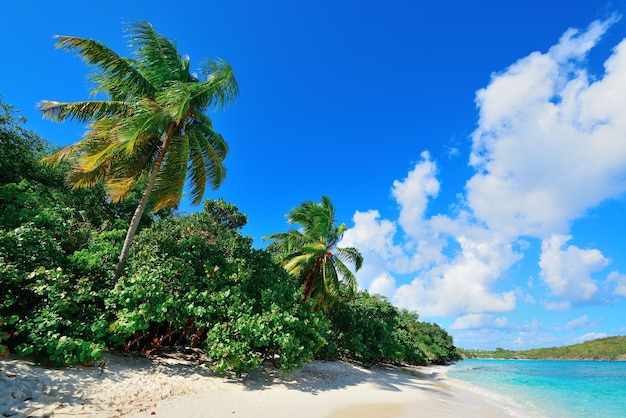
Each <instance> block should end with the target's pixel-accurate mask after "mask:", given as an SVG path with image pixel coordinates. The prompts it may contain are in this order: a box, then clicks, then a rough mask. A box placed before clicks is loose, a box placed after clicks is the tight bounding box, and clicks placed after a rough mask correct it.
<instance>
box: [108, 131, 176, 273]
mask: <svg viewBox="0 0 626 418" xmlns="http://www.w3.org/2000/svg"><path fill="white" fill-rule="evenodd" d="M172 131H173V130H170V132H168V133H167V134H166V136H165V139H164V140H163V146H162V147H161V149H160V150H159V154H158V155H157V159H156V161H155V162H154V164H153V165H152V172H151V173H150V179H149V180H148V184H147V185H146V190H144V192H143V196H141V200H140V201H139V205H137V209H135V213H134V214H133V218H132V219H131V221H130V226H129V227H128V232H127V233H126V238H125V239H124V246H123V247H122V253H121V254H120V257H119V259H118V263H117V268H116V269H115V275H114V276H113V281H114V282H117V280H118V279H119V278H120V277H121V276H122V272H123V271H124V267H126V260H127V259H128V253H129V252H130V246H131V244H132V243H133V239H134V238H135V234H136V233H137V228H138V227H139V221H141V217H142V216H143V213H144V212H145V210H146V206H147V205H148V198H149V197H150V193H151V192H152V188H153V187H154V184H155V183H156V179H157V176H158V174H159V169H160V168H161V163H162V162H163V158H164V157H165V152H166V151H167V146H168V145H169V142H170V135H171V132H172Z"/></svg>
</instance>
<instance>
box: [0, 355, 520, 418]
mask: <svg viewBox="0 0 626 418" xmlns="http://www.w3.org/2000/svg"><path fill="white" fill-rule="evenodd" d="M102 361H103V363H104V364H103V366H102V367H76V368H69V369H53V368H45V367H42V366H37V365H34V364H31V363H28V362H25V361H24V360H21V359H17V358H15V357H8V358H4V359H0V416H13V417H49V416H55V417H57V416H58V417H137V418H138V417H149V416H157V417H260V418H263V417H267V418H269V417H272V418H279V417H297V418H318V417H325V418H350V417H354V418H357V417H358V418H368V417H377V418H379V417H389V418H392V417H421V416H423V417H470V418H471V417H476V418H478V417H504V416H510V414H509V413H508V412H507V411H506V410H505V409H503V408H501V407H499V406H498V405H495V404H493V403H490V401H489V400H488V399H486V398H482V397H481V396H480V395H477V394H475V393H473V392H471V391H469V390H467V389H465V388H463V387H462V386H461V385H459V383H458V382H455V381H453V380H451V379H449V378H446V377H445V373H443V372H442V368H439V367H429V368H411V369H410V370H409V373H407V372H403V371H401V370H399V369H397V368H394V367H391V366H380V367H374V368H371V369H364V368H360V367H357V366H354V365H351V364H347V363H343V362H321V361H315V362H313V363H311V364H308V365H306V366H305V367H304V368H303V369H301V370H296V371H294V372H293V373H290V374H285V373H282V372H280V371H279V370H276V369H275V368H273V366H271V365H268V366H266V367H262V368H259V369H256V370H254V371H252V372H251V373H249V374H247V375H245V376H244V377H242V378H235V377H234V376H230V377H229V376H218V375H216V374H214V373H212V372H211V371H210V370H209V369H208V367H207V366H206V365H203V364H199V361H198V358H197V356H196V357H194V356H183V355H178V354H175V355H171V356H170V357H159V358H154V359H145V358H138V357H125V356H120V355H113V354H106V355H105V356H104V357H103V359H102ZM200 363H201V361H200Z"/></svg>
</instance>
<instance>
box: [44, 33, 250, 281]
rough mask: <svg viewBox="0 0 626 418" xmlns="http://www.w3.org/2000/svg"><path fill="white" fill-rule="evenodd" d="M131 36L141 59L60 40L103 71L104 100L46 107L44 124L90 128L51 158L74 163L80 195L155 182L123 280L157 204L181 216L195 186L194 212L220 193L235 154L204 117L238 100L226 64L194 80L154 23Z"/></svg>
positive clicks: (132, 229)
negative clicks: (186, 194) (186, 193)
mask: <svg viewBox="0 0 626 418" xmlns="http://www.w3.org/2000/svg"><path fill="white" fill-rule="evenodd" d="M127 29H128V34H129V38H130V42H129V46H130V48H131V49H132V50H133V51H134V54H135V57H134V58H124V57H120V56H119V55H118V54H117V53H115V52H114V51H112V50H111V49H109V48H107V47H106V46H105V45H104V44H102V43H100V42H98V41H94V40H92V39H85V38H78V37H74V36H57V37H56V38H57V39H58V41H57V43H56V47H57V48H63V49H66V50H69V51H75V52H76V53H77V54H78V55H79V56H80V57H81V58H83V59H84V60H85V61H86V62H87V63H88V64H90V65H93V66H95V67H96V68H97V70H98V71H97V72H95V73H94V74H92V79H93V81H94V84H95V88H94V89H93V90H92V92H91V95H92V96H97V95H99V96H100V97H103V99H102V100H86V101H78V102H56V101H49V100H44V101H41V102H40V103H39V108H40V109H41V110H42V111H43V116H44V117H45V118H48V119H51V120H54V121H58V122H64V121H66V120H75V121H77V122H87V123H88V127H87V131H86V133H85V134H84V139H83V140H82V141H80V142H77V143H76V144H74V145H71V146H69V147H67V148H65V149H63V150H61V151H59V152H58V153H56V154H54V155H52V156H50V157H47V158H45V159H44V162H47V163H50V164H58V163H59V162H60V161H61V160H64V159H66V160H68V161H69V162H70V164H71V166H72V170H71V171H70V174H69V175H68V180H69V182H70V183H71V184H72V186H73V188H81V187H91V186H94V185H96V184H98V183H99V182H101V181H104V184H105V187H106V190H107V194H108V197H109V198H110V199H111V200H112V201H114V202H118V201H121V200H123V199H125V198H127V197H128V196H129V193H130V191H131V189H132V188H133V187H134V186H135V185H137V184H138V183H141V182H145V181H146V180H147V183H146V186H145V190H144V192H143V195H142V197H141V200H140V202H139V204H138V206H137V209H136V211H135V213H134V215H133V218H132V220H131V223H130V226H129V228H128V233H127V234H126V239H125V240H124V246H123V248H122V252H121V254H120V257H119V263H118V266H117V269H116V271H115V280H117V279H118V278H119V277H120V276H121V274H122V272H123V270H124V266H125V264H126V259H127V257H128V252H129V250H130V246H131V243H132V241H133V238H134V236H135V233H136V231H137V227H138V225H139V221H140V219H141V216H142V215H143V213H144V211H145V209H146V205H147V203H148V198H149V197H150V199H151V200H152V201H153V202H154V208H153V210H154V211H155V212H156V211H158V210H159V209H161V208H176V207H178V205H179V203H180V199H181V196H182V193H183V188H184V186H185V183H186V182H187V183H188V185H189V187H190V196H191V198H192V203H193V204H198V203H200V201H201V200H202V197H203V195H204V192H205V188H206V184H207V182H208V183H209V184H210V186H211V187H212V188H213V189H217V188H218V187H219V186H220V185H221V184H222V182H223V180H224V177H225V174H226V169H225V167H224V166H223V161H224V158H225V157H226V154H227V152H228V146H227V144H226V142H225V141H224V139H223V138H222V136H221V135H220V134H218V133H217V132H215V131H214V130H213V126H212V122H211V119H210V118H209V117H208V116H207V115H206V113H205V112H207V111H208V110H209V109H212V108H223V107H225V106H226V105H228V104H229V103H231V102H232V101H233V100H234V99H235V98H236V96H237V95H238V87H237V82H236V80H235V78H234V75H233V72H232V69H231V67H230V66H229V65H228V64H227V63H226V62H224V61H222V60H220V59H218V60H207V61H206V62H205V63H204V64H203V65H202V66H201V68H200V69H199V72H200V74H201V76H200V77H199V76H198V75H196V74H194V73H192V72H191V71H190V65H189V57H182V56H181V55H180V54H179V53H178V51H177V49H176V45H175V44H174V43H173V42H172V41H169V40H168V39H167V38H165V37H164V36H163V35H160V34H158V33H156V32H155V31H154V29H153V27H152V25H150V23H148V22H145V21H140V22H134V23H131V24H129V25H128V28H127Z"/></svg>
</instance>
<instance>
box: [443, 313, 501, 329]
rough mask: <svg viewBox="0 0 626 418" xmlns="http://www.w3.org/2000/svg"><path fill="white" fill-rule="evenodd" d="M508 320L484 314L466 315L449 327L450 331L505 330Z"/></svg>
mask: <svg viewBox="0 0 626 418" xmlns="http://www.w3.org/2000/svg"><path fill="white" fill-rule="evenodd" d="M508 322H509V321H508V319H507V318H506V317H504V316H502V317H499V318H497V317H495V316H493V315H485V314H468V315H465V316H462V317H459V318H457V319H456V321H454V323H453V324H452V325H450V329H483V328H506V327H507V325H508Z"/></svg>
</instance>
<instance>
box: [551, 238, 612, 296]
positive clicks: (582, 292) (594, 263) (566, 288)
mask: <svg viewBox="0 0 626 418" xmlns="http://www.w3.org/2000/svg"><path fill="white" fill-rule="evenodd" d="M570 238H571V237H570V236H565V235H553V236H552V237H551V238H549V239H547V240H545V241H543V242H542V244H541V251H542V253H541V257H540V261H539V266H540V267H541V273H540V275H541V277H542V278H543V280H544V282H545V283H546V284H547V285H548V287H549V288H550V290H551V292H552V294H553V295H554V296H557V297H559V298H563V299H566V300H567V301H569V302H572V303H576V302H585V301H589V300H591V299H592V298H593V297H594V296H595V295H596V293H597V292H598V286H597V284H596V282H595V281H594V280H593V279H592V278H591V273H593V272H595V271H599V270H602V269H603V268H604V267H606V266H607V265H608V264H609V260H608V259H606V258H605V257H604V256H603V255H602V253H601V252H600V251H598V250H596V249H591V250H583V249H580V248H578V247H576V246H574V245H570V246H568V247H567V248H566V249H565V250H563V249H562V247H563V246H564V245H565V244H566V243H567V241H569V240H570Z"/></svg>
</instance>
